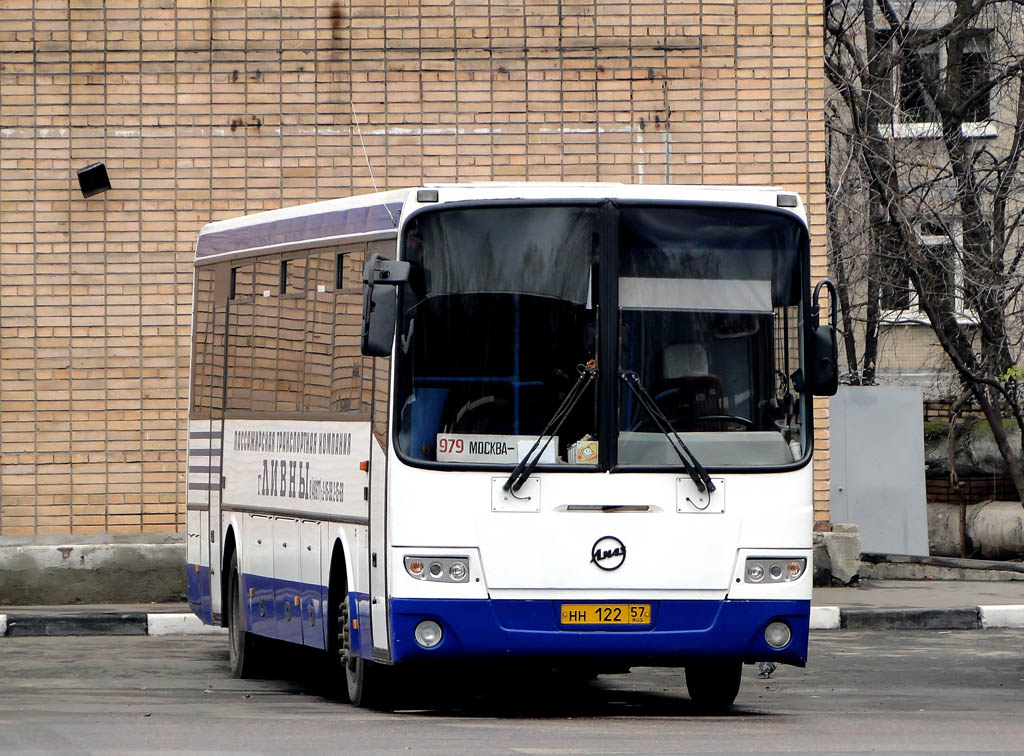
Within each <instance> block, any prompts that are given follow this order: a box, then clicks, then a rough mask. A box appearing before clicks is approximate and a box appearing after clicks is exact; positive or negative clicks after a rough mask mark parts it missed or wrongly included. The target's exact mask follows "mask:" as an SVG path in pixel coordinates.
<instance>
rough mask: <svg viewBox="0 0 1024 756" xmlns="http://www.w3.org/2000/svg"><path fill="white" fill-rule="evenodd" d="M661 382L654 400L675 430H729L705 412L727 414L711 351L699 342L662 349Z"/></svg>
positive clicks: (671, 345)
mask: <svg viewBox="0 0 1024 756" xmlns="http://www.w3.org/2000/svg"><path fill="white" fill-rule="evenodd" d="M661 376H662V377H661V381H660V382H659V383H658V385H657V391H656V392H655V399H656V401H657V402H658V405H659V406H660V407H661V409H662V411H664V412H665V414H666V415H667V416H668V418H669V420H670V421H671V423H672V427H673V428H675V429H676V430H705V431H715V430H728V428H726V427H724V426H722V424H721V423H716V422H714V421H710V422H709V421H703V422H697V421H698V418H701V417H704V416H706V415H722V414H725V402H724V399H725V389H724V387H723V386H722V380H721V378H719V377H718V376H717V375H713V374H712V373H711V372H710V369H709V365H708V353H707V351H706V350H705V349H704V347H703V346H701V345H700V344H669V345H668V346H666V347H665V350H664V352H662V371H661Z"/></svg>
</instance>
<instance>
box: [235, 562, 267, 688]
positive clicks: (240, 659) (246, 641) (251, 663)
mask: <svg viewBox="0 0 1024 756" xmlns="http://www.w3.org/2000/svg"><path fill="white" fill-rule="evenodd" d="M228 569H229V572H228V639H229V641H230V646H229V649H230V652H229V657H230V660H231V674H232V675H234V676H235V677H238V678H243V679H244V678H251V677H256V676H257V670H258V667H259V660H258V658H257V657H258V656H259V650H258V648H257V640H256V637H255V636H254V635H253V634H252V633H249V632H246V630H245V615H246V612H245V604H244V603H243V599H242V589H241V583H242V581H241V575H240V574H239V572H238V556H237V554H232V555H231V566H230V567H229V568H228Z"/></svg>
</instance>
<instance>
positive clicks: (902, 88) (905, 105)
mask: <svg viewBox="0 0 1024 756" xmlns="http://www.w3.org/2000/svg"><path fill="white" fill-rule="evenodd" d="M939 50H940V45H929V46H927V47H919V48H915V49H913V50H908V51H907V53H906V63H905V64H904V65H903V66H902V67H901V68H900V72H899V79H900V82H899V103H900V120H902V121H903V122H905V123H906V122H910V123H933V122H936V121H938V120H939V114H938V111H937V110H936V108H935V102H934V101H933V100H932V98H931V95H929V94H928V91H929V88H930V87H929V82H938V81H939V73H940V71H941V60H940V55H939Z"/></svg>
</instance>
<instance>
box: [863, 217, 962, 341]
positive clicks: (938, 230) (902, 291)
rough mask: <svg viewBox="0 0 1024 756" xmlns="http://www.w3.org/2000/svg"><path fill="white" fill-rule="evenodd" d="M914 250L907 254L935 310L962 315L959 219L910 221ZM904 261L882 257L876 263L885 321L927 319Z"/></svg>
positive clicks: (960, 229)
mask: <svg viewBox="0 0 1024 756" xmlns="http://www.w3.org/2000/svg"><path fill="white" fill-rule="evenodd" d="M914 231H915V233H916V234H917V245H918V246H917V249H916V250H915V251H914V252H913V254H912V255H910V256H909V258H910V264H911V265H913V266H914V267H915V269H916V270H917V271H918V275H919V277H920V279H921V286H922V288H923V289H924V291H925V292H927V293H928V295H929V299H931V300H932V301H934V302H936V303H938V304H939V309H941V310H947V309H949V308H952V310H953V312H955V313H957V317H959V318H966V316H965V315H964V314H963V303H962V298H961V296H960V294H959V290H960V287H961V284H962V274H961V270H962V268H961V260H960V254H959V250H960V249H962V236H963V232H962V226H961V224H960V222H959V221H949V222H947V221H920V222H918V223H916V224H914ZM904 265H905V262H904V261H902V260H883V261H882V264H881V265H880V266H879V267H880V270H879V279H880V280H879V287H878V288H879V293H878V296H879V304H880V306H881V309H882V311H883V318H884V319H885V320H887V321H889V322H910V323H921V322H925V323H927V322H928V316H927V315H926V314H925V312H924V310H923V309H922V308H921V306H920V299H919V297H918V293H917V291H916V290H915V289H914V287H913V285H912V283H911V281H910V279H909V278H908V277H907V276H906V275H905V269H904Z"/></svg>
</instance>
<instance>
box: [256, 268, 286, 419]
mask: <svg viewBox="0 0 1024 756" xmlns="http://www.w3.org/2000/svg"><path fill="white" fill-rule="evenodd" d="M279 278H280V261H279V260H278V259H276V258H274V259H264V260H259V261H257V263H256V291H255V296H254V298H253V335H252V375H253V377H252V411H253V412H254V413H268V412H274V411H275V410H276V395H275V387H276V385H277V357H278V355H277V327H278V315H279V311H278V303H279V302H280V300H281V297H280V295H279V294H278V293H277V288H278V281H279Z"/></svg>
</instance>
